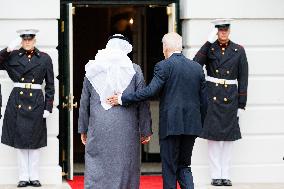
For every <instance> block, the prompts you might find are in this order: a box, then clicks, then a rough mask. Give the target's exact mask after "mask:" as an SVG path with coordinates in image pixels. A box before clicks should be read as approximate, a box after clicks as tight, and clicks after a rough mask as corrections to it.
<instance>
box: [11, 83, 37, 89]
mask: <svg viewBox="0 0 284 189" xmlns="http://www.w3.org/2000/svg"><path fill="white" fill-rule="evenodd" d="M14 87H19V88H24V89H41V85H40V84H32V83H14Z"/></svg>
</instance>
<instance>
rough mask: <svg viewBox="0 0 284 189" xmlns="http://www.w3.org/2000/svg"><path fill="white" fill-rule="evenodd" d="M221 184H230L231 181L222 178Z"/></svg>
mask: <svg viewBox="0 0 284 189" xmlns="http://www.w3.org/2000/svg"><path fill="white" fill-rule="evenodd" d="M222 183H223V186H232V181H230V180H229V179H222Z"/></svg>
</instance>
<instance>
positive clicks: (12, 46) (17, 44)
mask: <svg viewBox="0 0 284 189" xmlns="http://www.w3.org/2000/svg"><path fill="white" fill-rule="evenodd" d="M21 42H22V39H21V38H20V37H17V38H15V39H14V40H13V41H11V42H10V43H9V45H8V49H7V51H8V52H11V51H13V50H16V49H19V47H20V45H21Z"/></svg>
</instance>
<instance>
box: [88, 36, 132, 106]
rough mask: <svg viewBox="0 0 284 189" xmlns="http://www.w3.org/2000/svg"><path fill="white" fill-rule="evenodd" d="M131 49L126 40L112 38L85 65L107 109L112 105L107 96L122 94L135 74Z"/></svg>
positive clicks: (89, 78)
mask: <svg viewBox="0 0 284 189" xmlns="http://www.w3.org/2000/svg"><path fill="white" fill-rule="evenodd" d="M115 36H122V35H117V34H116V35H115ZM122 37H123V36H122ZM131 51H132V46H131V45H130V44H129V43H128V42H127V41H126V40H123V39H119V38H112V39H110V40H109V41H108V43H107V45H106V48H105V49H103V50H99V51H98V53H97V55H96V57H95V60H90V61H89V62H88V64H87V65H86V66H85V70H86V77H87V78H88V80H89V81H90V83H91V84H92V86H93V87H94V89H95V90H96V92H97V93H98V94H99V96H100V101H101V105H102V106H103V108H104V109H105V110H108V109H110V108H111V107H112V106H111V105H109V104H107V103H106V100H107V98H108V97H110V96H112V95H114V94H116V93H121V94H122V93H123V91H124V90H125V89H126V88H127V86H128V85H129V84H130V82H131V80H132V78H133V76H134V74H135V70H134V68H133V63H132V61H131V60H130V58H129V57H128V56H127V54H128V53H130V52H131Z"/></svg>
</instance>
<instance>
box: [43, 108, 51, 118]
mask: <svg viewBox="0 0 284 189" xmlns="http://www.w3.org/2000/svg"><path fill="white" fill-rule="evenodd" d="M49 115H50V112H49V111H47V110H44V112H43V118H47V117H48V116H49Z"/></svg>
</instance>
